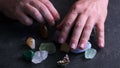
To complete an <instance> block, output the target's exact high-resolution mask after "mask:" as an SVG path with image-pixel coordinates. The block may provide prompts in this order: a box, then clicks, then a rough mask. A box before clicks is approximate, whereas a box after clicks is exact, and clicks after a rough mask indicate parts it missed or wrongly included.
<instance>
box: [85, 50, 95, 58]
mask: <svg viewBox="0 0 120 68" xmlns="http://www.w3.org/2000/svg"><path fill="white" fill-rule="evenodd" d="M96 54H97V50H96V49H94V48H90V49H88V50H86V51H85V58H86V59H93V58H94V57H95V55H96Z"/></svg>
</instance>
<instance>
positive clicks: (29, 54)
mask: <svg viewBox="0 0 120 68" xmlns="http://www.w3.org/2000/svg"><path fill="white" fill-rule="evenodd" d="M33 56H34V52H33V51H31V50H29V51H25V52H24V54H23V57H24V59H25V60H28V61H31V59H32V57H33Z"/></svg>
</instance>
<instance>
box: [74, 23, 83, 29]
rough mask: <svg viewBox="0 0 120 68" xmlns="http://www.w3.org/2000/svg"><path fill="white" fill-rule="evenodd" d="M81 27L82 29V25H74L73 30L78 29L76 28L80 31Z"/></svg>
mask: <svg viewBox="0 0 120 68" xmlns="http://www.w3.org/2000/svg"><path fill="white" fill-rule="evenodd" d="M82 27H83V25H82V24H76V25H75V29H78V28H79V29H81V28H82Z"/></svg>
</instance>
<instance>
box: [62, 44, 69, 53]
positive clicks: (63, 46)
mask: <svg viewBox="0 0 120 68" xmlns="http://www.w3.org/2000/svg"><path fill="white" fill-rule="evenodd" d="M60 51H62V52H65V53H68V52H69V51H70V47H69V46H68V44H67V43H63V44H62V45H61V47H60Z"/></svg>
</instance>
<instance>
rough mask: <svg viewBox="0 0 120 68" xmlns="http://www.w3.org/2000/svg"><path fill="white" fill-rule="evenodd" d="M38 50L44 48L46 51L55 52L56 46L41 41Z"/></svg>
mask: <svg viewBox="0 0 120 68" xmlns="http://www.w3.org/2000/svg"><path fill="white" fill-rule="evenodd" d="M39 50H40V51H42V50H46V51H48V53H49V54H53V53H55V52H56V47H55V45H54V43H41V44H40V47H39Z"/></svg>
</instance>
